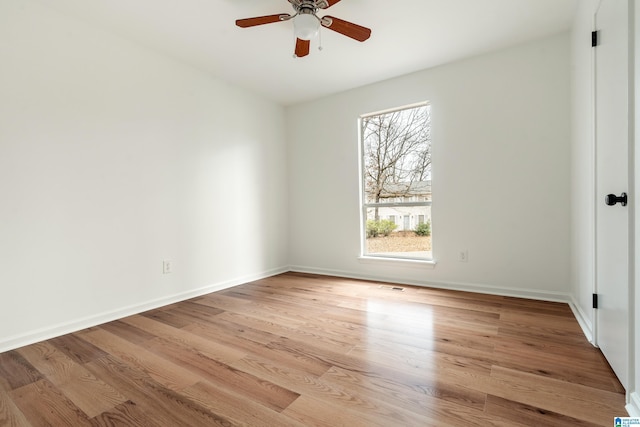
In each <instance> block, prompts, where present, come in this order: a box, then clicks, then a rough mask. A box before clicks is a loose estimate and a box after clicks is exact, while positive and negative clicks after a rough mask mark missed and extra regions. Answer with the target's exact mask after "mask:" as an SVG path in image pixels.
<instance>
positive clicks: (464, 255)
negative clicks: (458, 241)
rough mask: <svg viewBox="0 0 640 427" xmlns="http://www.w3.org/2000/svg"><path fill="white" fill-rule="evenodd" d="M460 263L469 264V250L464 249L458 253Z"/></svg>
mask: <svg viewBox="0 0 640 427" xmlns="http://www.w3.org/2000/svg"><path fill="white" fill-rule="evenodd" d="M458 261H460V262H469V251H468V250H467V249H463V250H461V251H460V252H458Z"/></svg>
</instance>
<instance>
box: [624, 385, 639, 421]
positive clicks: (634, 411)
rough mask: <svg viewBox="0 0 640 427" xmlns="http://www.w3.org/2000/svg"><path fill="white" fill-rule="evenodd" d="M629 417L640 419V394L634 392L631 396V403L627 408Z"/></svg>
mask: <svg viewBox="0 0 640 427" xmlns="http://www.w3.org/2000/svg"><path fill="white" fill-rule="evenodd" d="M625 409H626V410H627V412H628V413H629V416H632V417H640V393H638V392H637V391H634V392H632V393H631V394H630V397H629V403H628V404H627V406H626V407H625Z"/></svg>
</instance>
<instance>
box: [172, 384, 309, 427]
mask: <svg viewBox="0 0 640 427" xmlns="http://www.w3.org/2000/svg"><path fill="white" fill-rule="evenodd" d="M238 391H240V390H238ZM184 394H185V396H187V397H189V398H190V399H192V400H193V401H195V402H197V403H199V404H201V405H203V406H205V407H207V408H209V409H210V410H211V411H212V412H214V413H224V414H226V416H227V417H228V418H229V419H230V420H232V421H233V422H234V423H237V424H239V425H247V426H254V427H272V426H278V427H303V426H304V425H303V424H301V423H300V422H298V421H296V420H294V419H292V418H290V417H288V416H286V415H284V414H282V413H281V412H280V411H274V410H272V409H270V408H268V407H266V406H264V405H262V404H260V403H259V402H258V401H254V400H250V399H247V398H246V396H244V395H243V394H242V393H234V392H231V391H228V390H220V388H218V387H217V386H215V385H213V384H210V383H208V382H207V381H202V382H200V383H197V384H195V385H193V386H191V387H189V388H187V389H185V390H184ZM212 396H215V399H212V398H211V397H212Z"/></svg>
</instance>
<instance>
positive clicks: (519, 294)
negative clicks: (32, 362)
mask: <svg viewBox="0 0 640 427" xmlns="http://www.w3.org/2000/svg"><path fill="white" fill-rule="evenodd" d="M289 270H290V271H294V272H299V273H310V274H319V275H323V276H336V277H344V278H348V279H361V280H373V281H377V282H390V283H397V284H402V285H413V286H423V287H429V288H438V289H448V290H452V291H465V292H477V293H480V294H490V295H500V296H505V297H515V298H526V299H536V300H541V301H553V302H563V303H567V304H570V303H571V297H570V296H569V294H568V293H563V292H551V291H542V290H537V289H511V288H500V287H496V286H489V285H483V284H476V283H461V282H441V281H417V280H401V279H396V278H391V277H383V276H373V275H365V274H360V273H354V272H349V271H340V270H329V269H321V268H314V267H305V266H301V265H292V266H289Z"/></svg>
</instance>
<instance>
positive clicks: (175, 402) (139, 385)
mask: <svg viewBox="0 0 640 427" xmlns="http://www.w3.org/2000/svg"><path fill="white" fill-rule="evenodd" d="M86 367H87V369H89V370H90V371H91V372H92V373H93V374H94V375H96V376H97V377H99V378H105V380H106V381H109V384H110V385H111V386H112V387H114V388H115V389H117V390H126V391H127V395H128V396H130V400H131V401H132V402H133V403H134V404H135V405H136V407H137V408H138V409H137V410H138V411H141V412H142V413H143V414H144V417H145V420H148V421H150V422H151V425H155V426H183V425H184V426H209V425H211V426H229V425H234V424H233V423H232V422H231V421H230V420H229V419H227V418H226V417H224V415H219V414H214V413H212V412H211V411H209V410H208V409H207V408H205V407H203V406H202V405H200V404H199V403H197V402H194V401H192V400H191V399H189V398H188V397H186V396H185V395H183V394H180V393H178V392H176V391H175V390H171V389H169V388H167V387H165V386H164V385H163V384H161V383H159V382H157V381H155V380H154V379H153V378H152V377H151V376H150V375H148V374H147V373H146V372H144V371H141V370H139V369H137V368H136V367H134V366H131V365H129V364H127V362H125V361H121V360H118V359H116V358H114V357H111V356H109V357H106V358H103V359H99V360H95V361H93V362H90V363H88V364H87V365H86ZM194 384H195V383H194ZM118 409H120V410H121V408H115V409H114V410H112V411H109V414H111V415H110V418H117V417H119V416H121V415H120V414H121V412H122V411H121V412H120V413H119V412H118Z"/></svg>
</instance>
